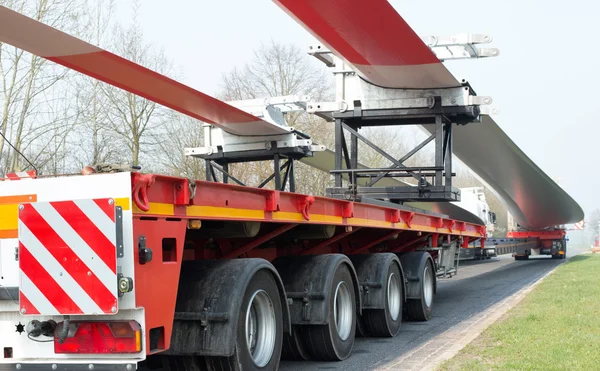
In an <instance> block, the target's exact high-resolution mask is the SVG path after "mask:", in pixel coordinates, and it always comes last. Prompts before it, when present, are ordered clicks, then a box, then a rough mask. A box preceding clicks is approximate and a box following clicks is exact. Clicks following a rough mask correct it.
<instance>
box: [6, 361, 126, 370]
mask: <svg viewBox="0 0 600 371" xmlns="http://www.w3.org/2000/svg"><path fill="white" fill-rule="evenodd" d="M136 368H137V363H136V362H131V363H118V364H115V363H0V371H132V370H135V369H136Z"/></svg>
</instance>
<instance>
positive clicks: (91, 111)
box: [73, 0, 119, 168]
mask: <svg viewBox="0 0 600 371" xmlns="http://www.w3.org/2000/svg"><path fill="white" fill-rule="evenodd" d="M88 9H89V10H88V13H87V14H86V16H87V22H86V24H87V27H86V30H87V33H86V34H85V38H86V39H87V40H88V41H90V42H92V43H93V44H95V45H98V46H100V47H105V46H106V45H105V44H109V42H110V40H108V38H107V34H108V31H109V30H110V28H111V26H112V25H113V23H112V20H113V16H114V9H115V8H114V0H110V1H106V0H91V1H90V4H89V6H88ZM101 84H103V83H102V82H100V81H99V80H97V79H93V78H90V77H87V76H79V78H78V79H76V81H75V82H74V84H73V85H74V86H75V87H76V91H77V93H76V96H75V99H74V100H73V106H74V109H75V110H76V111H77V117H78V122H77V128H76V131H75V135H74V136H75V138H74V143H73V147H74V148H76V149H77V154H76V158H74V159H73V160H74V162H76V163H77V166H78V167H79V168H81V167H83V166H85V165H90V164H99V163H107V162H111V161H113V160H115V159H116V158H117V157H118V155H117V153H118V152H119V151H118V149H117V148H115V146H114V142H115V140H114V135H111V134H112V133H111V131H110V130H109V127H108V126H109V125H108V117H107V113H108V111H109V110H107V109H106V108H105V107H107V106H108V105H109V101H108V98H107V96H106V94H103V90H102V88H101Z"/></svg>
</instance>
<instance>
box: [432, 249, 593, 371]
mask: <svg viewBox="0 0 600 371" xmlns="http://www.w3.org/2000/svg"><path fill="white" fill-rule="evenodd" d="M599 367H600V255H596V254H594V255H591V254H585V255H578V256H575V257H573V258H571V259H570V260H569V261H568V262H567V263H565V264H563V265H562V266H560V267H559V268H558V269H557V270H556V271H555V272H554V273H553V274H551V275H550V276H548V277H547V278H546V279H545V280H544V281H543V282H541V283H540V284H539V285H538V286H537V287H536V288H535V289H534V290H533V291H532V292H531V293H530V294H529V295H528V296H527V297H525V298H524V299H523V301H521V303H519V304H518V305H517V306H516V307H514V308H512V309H511V310H510V311H508V312H507V313H506V314H505V315H504V316H503V317H502V318H501V319H500V320H499V321H498V322H497V323H495V324H493V325H492V326H490V327H489V328H488V329H486V330H485V331H484V332H483V333H482V334H481V335H480V336H479V337H478V338H476V339H475V340H474V341H473V342H471V343H470V344H469V345H467V346H466V347H465V348H463V349H462V350H461V351H460V352H459V353H458V354H457V355H456V356H455V357H454V358H452V359H450V360H448V361H446V362H444V363H443V364H441V365H440V367H439V368H438V369H439V370H445V371H449V370H509V369H512V370H596V369H598V368H599Z"/></svg>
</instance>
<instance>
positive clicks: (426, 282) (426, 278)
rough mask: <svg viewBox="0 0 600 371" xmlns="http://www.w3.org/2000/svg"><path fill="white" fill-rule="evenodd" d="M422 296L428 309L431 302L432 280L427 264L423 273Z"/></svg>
mask: <svg viewBox="0 0 600 371" xmlns="http://www.w3.org/2000/svg"><path fill="white" fill-rule="evenodd" d="M423 296H424V297H425V304H426V305H427V306H428V307H430V306H431V302H432V301H433V280H432V279H431V274H430V273H429V264H427V265H426V266H425V271H424V272H423Z"/></svg>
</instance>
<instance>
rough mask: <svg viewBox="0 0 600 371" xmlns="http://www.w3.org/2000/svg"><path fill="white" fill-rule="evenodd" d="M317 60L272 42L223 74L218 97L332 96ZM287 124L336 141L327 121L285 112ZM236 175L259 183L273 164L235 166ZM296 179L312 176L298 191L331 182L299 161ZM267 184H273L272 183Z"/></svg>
mask: <svg viewBox="0 0 600 371" xmlns="http://www.w3.org/2000/svg"><path fill="white" fill-rule="evenodd" d="M316 63H317V62H315V61H312V60H310V58H309V56H308V55H307V54H306V53H305V52H304V51H302V50H300V49H299V48H298V47H296V46H294V45H286V44H281V43H277V42H274V41H271V42H270V43H269V44H263V45H262V46H261V47H260V48H258V49H257V50H256V51H255V52H254V58H253V59H252V60H251V61H250V63H248V64H246V65H245V66H243V67H242V68H234V69H233V70H232V71H230V72H229V73H226V74H224V75H223V81H222V84H221V88H220V90H219V92H218V94H217V97H218V98H220V99H222V100H225V101H233V100H243V99H255V98H266V97H276V96H286V95H309V96H310V97H311V98H312V99H315V100H325V99H330V98H331V90H332V89H331V87H332V86H331V83H330V79H329V74H328V73H327V71H326V70H325V69H324V68H322V67H321V66H320V65H317V64H316ZM286 121H287V123H288V125H290V126H293V127H294V128H297V129H299V130H301V131H304V132H307V133H308V134H310V135H311V137H312V138H313V140H314V141H315V142H318V143H320V144H325V145H329V144H331V143H333V135H332V132H333V131H332V130H331V125H330V124H329V123H327V122H325V121H324V120H322V119H320V118H317V117H312V116H308V115H305V114H302V113H301V112H295V113H288V114H286ZM230 170H231V171H232V172H233V173H234V174H235V176H236V177H237V178H239V179H241V180H242V181H244V182H246V183H247V184H249V185H257V184H258V183H260V182H261V181H262V180H264V179H265V178H267V177H268V176H269V175H270V174H271V173H272V172H273V170H274V169H273V167H272V164H271V163H269V162H263V163H253V164H244V165H243V166H232V167H231V169H230ZM295 174H296V178H298V179H311V182H299V183H298V184H297V190H298V191H299V192H304V193H313V194H322V190H324V189H325V187H320V185H321V184H326V183H327V182H328V181H329V175H328V174H325V173H318V172H316V171H314V170H312V169H311V168H308V167H307V166H305V165H304V164H301V163H298V164H297V167H296V169H295ZM267 186H268V187H273V186H274V183H273V182H270V183H269V184H268V185H267Z"/></svg>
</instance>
